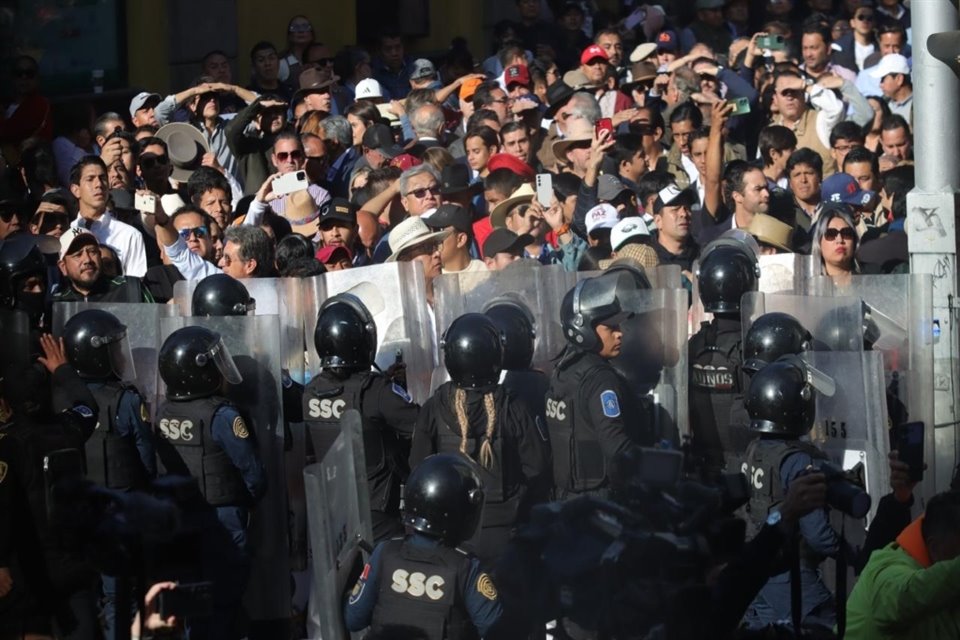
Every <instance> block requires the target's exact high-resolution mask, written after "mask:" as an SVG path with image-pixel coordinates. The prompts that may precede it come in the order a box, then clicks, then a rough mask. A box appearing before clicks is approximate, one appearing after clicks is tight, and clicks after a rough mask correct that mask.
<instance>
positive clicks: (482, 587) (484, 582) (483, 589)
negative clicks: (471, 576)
mask: <svg viewBox="0 0 960 640" xmlns="http://www.w3.org/2000/svg"><path fill="white" fill-rule="evenodd" d="M477 593H479V594H480V595H482V596H483V597H484V598H486V599H487V600H496V599H497V588H496V587H495V586H493V580H491V579H490V576H488V575H487V574H485V573H481V574H480V577H479V578H477Z"/></svg>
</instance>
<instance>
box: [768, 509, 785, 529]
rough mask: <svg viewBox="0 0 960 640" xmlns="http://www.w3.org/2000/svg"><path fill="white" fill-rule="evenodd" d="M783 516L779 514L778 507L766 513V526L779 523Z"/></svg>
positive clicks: (773, 525)
mask: <svg viewBox="0 0 960 640" xmlns="http://www.w3.org/2000/svg"><path fill="white" fill-rule="evenodd" d="M782 518H783V516H781V515H780V510H779V509H774V510H773V511H771V512H770V513H769V514H768V515H767V526H770V527H775V526H777V525H778V524H780V520H781V519H782Z"/></svg>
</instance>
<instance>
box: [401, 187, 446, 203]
mask: <svg viewBox="0 0 960 640" xmlns="http://www.w3.org/2000/svg"><path fill="white" fill-rule="evenodd" d="M428 193H429V194H430V195H432V196H438V195H440V187H439V186H437V185H433V186H432V187H421V188H420V189H414V190H412V191H407V195H408V196H413V197H414V198H416V199H417V200H423V199H424V198H425V197H427V194H428Z"/></svg>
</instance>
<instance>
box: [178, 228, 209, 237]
mask: <svg viewBox="0 0 960 640" xmlns="http://www.w3.org/2000/svg"><path fill="white" fill-rule="evenodd" d="M177 233H178V234H180V237H181V238H183V239H184V240H189V239H190V235H191V234H193V236H194V237H195V238H196V239H197V240H203V239H204V238H206V237H207V236H209V235H210V230H209V229H207V227H206V226H202V227H192V228H190V227H188V228H186V229H180V230H179V231H177Z"/></svg>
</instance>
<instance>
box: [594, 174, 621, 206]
mask: <svg viewBox="0 0 960 640" xmlns="http://www.w3.org/2000/svg"><path fill="white" fill-rule="evenodd" d="M624 191H627V188H626V187H625V186H623V183H622V182H620V179H619V178H617V177H616V176H612V175H610V174H609V173H605V174H603V175H602V176H600V177H599V178H597V199H598V200H601V201H603V202H610V201H611V200H614V199H615V198H616V197H617V196H618V195H620V194H621V193H623V192H624Z"/></svg>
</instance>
